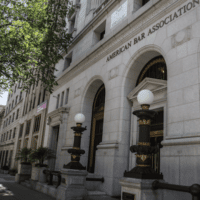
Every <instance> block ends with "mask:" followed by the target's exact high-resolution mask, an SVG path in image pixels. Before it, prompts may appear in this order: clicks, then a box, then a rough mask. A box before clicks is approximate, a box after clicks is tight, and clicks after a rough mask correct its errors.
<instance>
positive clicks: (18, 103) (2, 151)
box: [0, 84, 24, 168]
mask: <svg viewBox="0 0 200 200" xmlns="http://www.w3.org/2000/svg"><path fill="white" fill-rule="evenodd" d="M19 87H20V84H15V85H14V86H13V88H12V90H13V92H12V93H9V94H8V99H7V104H6V106H5V113H4V117H3V121H2V125H1V129H0V130H1V132H0V164H1V166H4V165H7V166H9V167H10V168H13V167H14V166H15V167H17V165H16V162H15V160H14V158H15V153H16V150H15V146H16V141H17V140H16V137H17V133H18V131H19V120H20V117H21V112H22V104H23V99H24V93H22V92H21V90H20V89H19Z"/></svg>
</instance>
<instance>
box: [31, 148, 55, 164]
mask: <svg viewBox="0 0 200 200" xmlns="http://www.w3.org/2000/svg"><path fill="white" fill-rule="evenodd" d="M29 158H30V160H31V161H32V162H36V161H39V164H40V165H43V162H44V161H45V160H49V159H51V158H56V155H55V153H54V151H53V150H51V149H49V148H47V147H39V148H38V149H36V150H34V151H33V152H32V153H31V154H30V156H29Z"/></svg>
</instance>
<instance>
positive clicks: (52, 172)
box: [43, 169, 61, 188]
mask: <svg viewBox="0 0 200 200" xmlns="http://www.w3.org/2000/svg"><path fill="white" fill-rule="evenodd" d="M43 173H44V174H46V175H50V178H49V182H48V184H47V185H53V175H54V176H57V177H58V181H57V184H56V188H57V187H58V186H59V185H60V184H61V172H60V171H51V170H47V169H44V170H43Z"/></svg>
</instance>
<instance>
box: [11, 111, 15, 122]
mask: <svg viewBox="0 0 200 200" xmlns="http://www.w3.org/2000/svg"><path fill="white" fill-rule="evenodd" d="M14 119H15V113H13V118H12V122H14Z"/></svg>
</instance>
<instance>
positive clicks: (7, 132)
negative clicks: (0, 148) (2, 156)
mask: <svg viewBox="0 0 200 200" xmlns="http://www.w3.org/2000/svg"><path fill="white" fill-rule="evenodd" d="M7 140H8V132H7V134H6V141H7Z"/></svg>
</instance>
